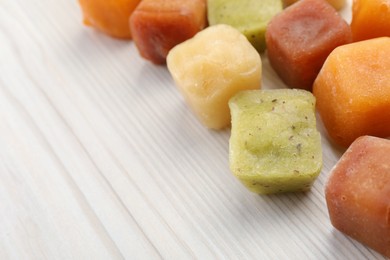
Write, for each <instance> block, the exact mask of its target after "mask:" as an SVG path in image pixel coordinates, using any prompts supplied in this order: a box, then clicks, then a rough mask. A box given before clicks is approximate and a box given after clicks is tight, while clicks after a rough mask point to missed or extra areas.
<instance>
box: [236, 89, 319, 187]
mask: <svg viewBox="0 0 390 260" xmlns="http://www.w3.org/2000/svg"><path fill="white" fill-rule="evenodd" d="M229 107H230V111H231V115H232V130H231V137H230V148H229V149H230V151H229V161H230V169H231V170H232V172H233V174H234V175H235V176H236V177H237V178H238V179H239V180H240V181H241V182H242V183H243V184H244V185H245V186H246V187H248V189H249V190H251V191H253V192H256V193H260V194H271V193H281V192H295V191H307V190H309V189H310V187H311V185H312V183H313V182H314V180H315V179H316V178H317V176H318V174H319V173H320V171H321V168H322V151H321V136H320V133H319V132H318V131H317V129H316V117H315V97H314V96H313V94H312V93H310V92H308V91H305V90H297V89H278V90H250V91H242V92H239V93H238V94H237V95H235V96H234V97H233V98H231V99H230V101H229Z"/></svg>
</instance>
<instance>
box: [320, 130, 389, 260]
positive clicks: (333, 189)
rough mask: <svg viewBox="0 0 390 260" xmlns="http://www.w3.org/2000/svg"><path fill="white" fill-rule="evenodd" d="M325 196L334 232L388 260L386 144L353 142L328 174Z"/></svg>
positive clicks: (373, 139) (365, 138) (371, 139)
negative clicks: (342, 233) (336, 231)
mask: <svg viewBox="0 0 390 260" xmlns="http://www.w3.org/2000/svg"><path fill="white" fill-rule="evenodd" d="M325 195H326V202H327V206H328V210H329V215H330V219H331V222H332V224H333V226H334V227H335V228H337V229H338V230H340V231H341V232H344V233H345V234H347V235H349V236H351V237H352V238H354V239H356V240H358V241H360V242H362V243H364V244H366V245H368V246H370V247H371V248H373V249H375V250H377V251H378V252H380V253H382V254H383V255H385V256H387V257H390V140H387V139H382V138H377V137H372V136H363V137H360V138H358V139H356V140H355V141H354V142H353V143H352V145H351V146H350V147H349V148H348V150H347V151H346V152H345V153H344V155H343V156H342V157H341V159H340V160H339V162H338V163H337V164H336V166H335V167H334V168H333V170H332V172H331V173H330V176H329V179H328V181H327V184H326V186H325Z"/></svg>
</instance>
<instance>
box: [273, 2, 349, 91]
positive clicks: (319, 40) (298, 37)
mask: <svg viewBox="0 0 390 260" xmlns="http://www.w3.org/2000/svg"><path fill="white" fill-rule="evenodd" d="M351 40H352V36H351V29H350V27H349V25H348V24H347V23H346V22H345V21H344V20H343V18H342V17H341V16H340V15H339V14H338V13H337V12H336V10H335V9H334V8H333V7H332V6H331V5H329V4H328V3H327V2H326V1H324V0H301V1H299V2H297V3H296V4H293V5H291V6H290V7H288V8H286V9H285V10H284V11H283V12H282V13H280V14H279V15H276V16H275V17H274V18H273V19H272V20H271V22H270V23H269V24H268V28H267V32H266V43H267V48H268V58H269V61H270V64H271V66H272V67H273V68H274V70H275V71H276V72H277V74H278V75H279V76H280V77H281V79H282V80H283V81H284V82H285V83H286V85H288V86H290V87H293V88H302V89H306V90H311V88H312V85H313V82H314V80H315V78H316V76H317V74H318V72H319V71H320V69H321V67H322V64H323V63H324V61H325V59H326V58H327V56H328V55H329V53H331V52H332V50H333V49H334V48H336V47H337V46H339V45H343V44H346V43H349V42H351Z"/></svg>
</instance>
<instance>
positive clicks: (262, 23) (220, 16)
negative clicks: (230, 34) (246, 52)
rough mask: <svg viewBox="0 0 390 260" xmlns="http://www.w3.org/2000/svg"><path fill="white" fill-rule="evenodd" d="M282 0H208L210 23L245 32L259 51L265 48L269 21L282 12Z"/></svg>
mask: <svg viewBox="0 0 390 260" xmlns="http://www.w3.org/2000/svg"><path fill="white" fill-rule="evenodd" d="M282 9H283V4H282V1H281V0H261V1H259V0H208V1H207V17H208V21H209V24H210V25H215V24H221V23H222V24H228V25H230V26H232V27H234V28H236V29H237V30H239V31H240V32H241V33H242V34H244V35H245V36H246V37H247V38H248V40H249V41H250V42H251V44H252V45H253V46H254V47H255V48H256V50H257V51H258V52H262V51H264V50H265V48H266V46H265V31H266V27H267V24H268V22H269V21H270V20H271V18H272V17H274V16H275V15H276V14H277V13H279V12H281V11H282Z"/></svg>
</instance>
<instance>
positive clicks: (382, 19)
mask: <svg viewBox="0 0 390 260" xmlns="http://www.w3.org/2000/svg"><path fill="white" fill-rule="evenodd" d="M351 30H352V35H353V40H354V41H362V40H367V39H373V38H377V37H383V36H390V1H389V0H355V1H353V6H352V22H351Z"/></svg>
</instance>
